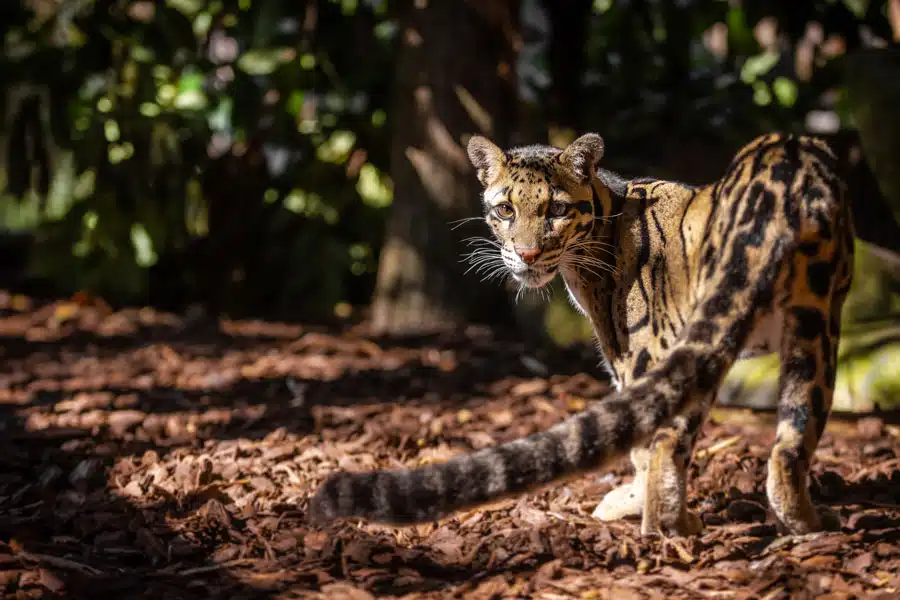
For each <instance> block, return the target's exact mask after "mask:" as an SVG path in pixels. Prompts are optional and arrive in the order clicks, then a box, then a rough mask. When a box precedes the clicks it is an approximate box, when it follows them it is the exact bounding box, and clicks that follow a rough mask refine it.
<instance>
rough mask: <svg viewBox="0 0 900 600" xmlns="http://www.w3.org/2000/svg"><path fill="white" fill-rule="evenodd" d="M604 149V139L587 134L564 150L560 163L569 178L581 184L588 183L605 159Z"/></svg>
mask: <svg viewBox="0 0 900 600" xmlns="http://www.w3.org/2000/svg"><path fill="white" fill-rule="evenodd" d="M603 148H604V146H603V138H602V137H600V136H599V135H597V134H596V133H586V134H584V135H583V136H581V137H580V138H578V139H576V140H575V141H574V142H572V143H571V144H569V145H568V146H567V147H566V149H565V150H563V152H562V154H560V155H559V162H560V163H561V164H562V166H563V169H564V170H565V171H566V174H567V175H569V177H571V178H572V179H574V180H576V181H578V182H579V183H587V182H588V181H590V180H591V178H592V177H593V176H594V169H595V168H596V167H597V163H599V162H600V159H601V158H603Z"/></svg>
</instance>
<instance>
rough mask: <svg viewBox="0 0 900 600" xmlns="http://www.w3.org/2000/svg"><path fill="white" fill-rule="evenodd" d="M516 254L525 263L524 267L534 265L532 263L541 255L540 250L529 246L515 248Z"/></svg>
mask: <svg viewBox="0 0 900 600" xmlns="http://www.w3.org/2000/svg"><path fill="white" fill-rule="evenodd" d="M516 254H518V255H519V258H521V259H522V260H523V261H525V264H526V265H531V264H534V261H536V260H537V259H538V257H539V256H540V255H541V249H540V248H534V247H531V246H516Z"/></svg>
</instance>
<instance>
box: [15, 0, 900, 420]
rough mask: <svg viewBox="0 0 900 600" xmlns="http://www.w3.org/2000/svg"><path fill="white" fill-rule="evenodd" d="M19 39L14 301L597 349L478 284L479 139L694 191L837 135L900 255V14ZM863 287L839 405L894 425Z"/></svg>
mask: <svg viewBox="0 0 900 600" xmlns="http://www.w3.org/2000/svg"><path fill="white" fill-rule="evenodd" d="M0 18H2V21H0V22H2V23H3V24H4V26H5V28H4V29H5V33H4V37H3V44H4V47H3V52H2V56H0V77H2V82H3V88H2V92H0V115H2V118H3V120H2V122H0V234H2V235H0V287H2V288H9V289H14V290H18V291H23V292H25V293H31V294H38V295H46V296H54V295H56V296H58V295H68V294H73V293H75V292H78V291H82V292H87V293H90V294H93V295H97V296H101V297H103V298H104V299H105V300H106V301H107V302H109V303H111V304H113V305H124V304H148V303H149V304H153V305H156V306H159V307H162V308H166V309H171V310H185V309H186V308H187V307H189V306H201V307H203V308H204V309H205V310H206V311H208V312H209V313H211V314H219V315H229V316H246V315H253V316H259V317H265V318H276V319H291V320H304V321H333V320H346V319H361V318H368V319H369V320H370V322H371V323H373V325H374V326H375V328H376V329H377V330H380V331H385V332H392V333H406V332H412V331H420V330H422V329H427V328H429V327H432V326H434V325H437V324H440V325H453V324H461V323H466V322H473V321H481V322H487V323H490V324H492V325H498V326H501V325H515V324H518V327H519V328H520V331H521V332H522V333H524V334H525V335H528V336H530V337H531V338H532V339H533V340H535V341H536V342H539V341H541V340H544V339H545V338H546V335H545V334H546V333H549V334H550V337H551V338H552V339H553V340H554V341H555V342H557V343H570V342H572V341H578V340H583V339H585V336H586V335H587V329H586V326H585V323H584V322H583V321H582V320H581V319H580V318H575V317H573V315H572V312H571V310H570V309H569V308H568V306H567V304H566V302H565V300H564V294H559V293H557V294H555V295H554V296H555V297H554V299H553V300H552V301H551V302H549V303H546V302H543V301H541V300H540V299H538V298H536V297H529V298H526V299H525V300H524V301H522V302H520V303H519V304H518V305H516V306H515V307H511V303H510V295H509V290H506V289H504V288H503V287H502V286H501V285H498V284H497V283H496V282H486V283H482V282H480V281H479V279H480V278H479V277H478V276H475V275H472V274H469V275H464V274H463V270H464V265H463V264H461V263H460V256H461V254H462V253H464V252H465V251H466V245H465V239H466V238H468V237H469V236H475V235H484V234H485V232H486V230H485V229H484V226H483V225H482V224H481V223H478V222H475V221H470V222H461V223H456V222H457V221H459V220H461V219H465V218H467V217H473V216H477V215H478V214H479V209H478V198H477V192H478V188H477V184H476V182H475V178H474V176H473V175H472V173H471V171H470V169H469V167H468V164H467V161H466V158H465V153H464V143H465V139H466V136H468V135H470V134H472V133H482V134H487V135H489V136H491V137H492V138H494V139H495V140H497V142H498V143H500V144H515V143H532V142H540V141H550V142H551V143H555V144H557V145H562V144H565V143H566V142H567V141H569V140H571V139H573V138H574V137H575V136H576V135H577V134H579V133H581V132H584V131H597V132H599V133H601V134H602V135H603V136H604V138H605V139H606V142H607V149H608V150H607V156H606V158H605V159H604V161H605V166H607V167H609V168H612V169H615V170H619V171H621V172H623V173H624V174H626V175H654V176H661V177H673V178H678V179H682V180H686V181H691V182H695V183H702V182H705V181H709V180H712V179H714V178H716V177H718V176H719V174H720V173H721V171H722V169H723V168H724V166H725V164H726V163H727V161H728V159H729V157H730V156H731V154H732V153H733V152H734V151H735V150H736V149H737V148H738V147H739V146H740V145H741V144H743V143H745V142H747V141H748V140H749V139H750V138H752V137H753V136H754V135H756V134H759V133H762V132H765V131H770V130H774V129H779V130H788V131H808V132H814V133H818V134H821V135H824V136H826V137H829V139H830V140H831V141H832V142H833V143H834V144H835V147H836V148H837V149H838V150H839V152H840V153H841V154H842V156H843V157H844V158H845V159H846V162H847V165H848V174H849V175H848V182H849V185H850V188H851V195H852V196H853V199H854V201H857V202H858V203H859V204H860V206H861V209H860V210H861V211H863V212H865V211H867V210H869V209H870V207H876V208H873V209H872V211H871V212H870V213H868V217H867V219H868V220H870V221H871V222H872V224H873V225H872V227H871V228H870V229H872V231H873V233H872V235H871V236H870V237H871V238H872V239H870V240H869V241H876V242H877V241H879V240H878V239H875V238H879V236H880V237H881V238H883V239H884V240H887V241H889V242H893V243H896V244H898V246H900V240H897V239H895V238H896V236H893V233H892V231H891V230H890V228H887V229H884V230H879V229H878V227H877V226H876V225H880V224H883V223H884V221H885V214H884V213H883V212H882V213H879V212H878V211H877V206H880V205H883V206H886V207H889V208H888V209H887V210H888V213H890V212H893V213H894V214H895V215H898V214H900V175H898V171H900V116H898V110H897V108H898V107H900V58H898V50H897V45H898V41H900V0H883V1H880V2H879V1H868V0H791V1H790V2H784V1H783V0H782V1H778V0H754V1H752V2H751V1H745V0H627V1H626V0H620V1H616V0H300V1H298V2H284V1H282V0H210V1H207V0H165V1H162V0H160V1H155V0H153V1H149V0H138V1H125V0H22V1H21V2H4V3H2V6H0ZM876 200H878V201H877V202H876ZM879 202H882V203H883V204H879ZM888 216H889V215H888ZM887 221H890V218H888V219H887ZM451 224H453V225H451ZM457 225H458V226H457ZM887 245H890V244H887ZM858 263H859V266H858V274H857V285H856V286H855V288H854V292H853V296H852V298H851V300H850V302H849V304H848V308H847V310H846V311H845V312H846V319H845V320H846V321H847V331H848V332H850V333H851V334H852V335H849V336H848V341H847V342H846V343H845V346H846V348H847V351H846V352H844V354H845V356H844V362H843V363H842V369H843V370H842V377H843V379H842V382H843V383H842V384H841V385H843V386H844V387H843V388H842V389H844V390H845V392H841V393H843V394H844V396H841V398H845V399H844V400H841V398H839V399H838V403H839V404H840V403H841V402H845V403H852V402H851V400H849V398H851V397H856V396H860V395H862V396H864V397H865V398H866V400H865V401H864V402H862V401H861V402H862V403H863V404H865V403H868V404H866V406H869V407H871V406H873V405H876V404H877V405H887V404H888V403H890V402H891V401H893V400H892V399H893V398H895V397H896V394H894V393H893V387H896V386H894V385H893V384H892V383H891V381H895V380H896V381H897V382H900V354H898V353H897V352H896V350H895V347H894V345H893V338H892V336H895V335H896V332H897V331H900V329H898V327H900V320H898V319H897V318H896V317H895V316H894V315H895V313H896V309H897V306H898V297H897V295H896V292H897V290H898V289H900V286H898V285H897V284H898V282H900V277H898V268H897V262H896V259H895V255H894V254H893V253H891V252H884V251H882V250H880V249H878V248H874V247H871V246H868V245H865V244H862V243H861V244H860V252H859V258H858ZM854 361H855V362H854ZM775 364H776V365H777V363H775ZM848 365H849V366H848ZM773 368H774V367H772V365H771V364H769V365H768V366H767V364H766V363H765V362H764V361H763V362H762V363H750V365H749V366H747V367H745V368H744V371H742V372H741V373H740V374H739V375H737V376H736V378H735V379H733V381H735V382H736V383H735V384H734V385H733V386H732V388H731V389H732V391H735V393H736V395H737V396H741V397H743V398H748V397H749V398H752V397H754V393H750V394H747V393H745V392H747V391H748V390H750V391H751V392H752V390H759V389H765V385H771V381H772V377H771V374H772V370H773ZM885 373H888V374H890V373H893V374H894V375H895V377H894V378H893V379H891V378H888V379H885V378H884V377H883V375H884V374H885ZM760 382H762V383H760ZM765 382H769V383H765ZM897 385H898V386H900V383H897ZM860 390H862V391H860ZM732 395H735V394H732ZM755 396H756V397H761V395H760V394H755ZM764 396H766V397H769V396H771V394H768V393H767V394H764Z"/></svg>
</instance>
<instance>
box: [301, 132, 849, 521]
mask: <svg viewBox="0 0 900 600" xmlns="http://www.w3.org/2000/svg"><path fill="white" fill-rule="evenodd" d="M603 151H604V144H603V140H602V138H601V137H600V136H598V135H596V134H587V135H584V136H582V137H580V138H578V139H577V140H575V141H574V142H572V143H571V144H570V145H569V146H568V147H566V148H565V149H561V148H555V147H550V146H542V145H535V146H527V147H521V148H514V149H511V150H508V151H504V150H502V149H500V148H499V147H497V146H496V145H494V144H493V143H492V142H490V141H488V140H487V139H485V138H483V137H479V136H475V137H473V138H471V140H470V141H469V144H468V154H469V158H470V160H471V162H472V164H473V165H474V167H475V170H476V173H477V176H478V179H479V180H480V181H481V183H482V184H483V185H484V196H483V200H484V210H485V219H486V221H487V223H488V225H489V226H490V228H491V230H492V231H493V233H494V235H495V237H496V240H497V242H498V247H499V251H500V254H501V256H502V260H503V263H504V264H505V267H506V268H507V269H508V271H509V273H510V274H511V275H512V277H513V278H514V279H515V280H516V281H518V282H519V283H521V284H523V285H525V286H528V287H533V288H537V287H541V286H543V285H545V284H547V283H548V282H549V281H550V280H551V279H553V277H554V276H556V274H559V275H561V276H562V278H563V281H564V282H565V285H566V288H567V289H568V291H569V294H570V296H571V298H572V301H573V302H574V304H575V305H576V306H577V307H578V308H579V310H580V311H581V312H582V313H583V314H584V315H585V316H586V317H587V318H588V319H589V320H590V323H591V325H592V328H593V331H594V333H595V336H596V341H597V345H598V347H599V350H600V353H601V354H602V357H603V361H604V363H605V365H606V366H607V368H608V370H609V372H610V374H611V376H612V380H613V383H614V385H615V387H616V390H617V391H616V392H614V393H613V394H612V395H610V396H609V397H607V398H604V399H602V400H600V401H597V402H596V403H595V404H593V405H592V406H590V407H589V408H588V409H586V410H585V411H584V412H581V413H578V414H576V415H574V416H572V417H570V418H569V419H567V420H565V421H563V422H561V423H559V424H557V425H555V426H553V427H551V428H550V429H548V430H546V431H543V432H540V433H536V434H534V435H531V436H529V437H526V438H523V439H519V440H515V441H513V442H510V443H507V444H502V445H499V446H495V447H491V448H487V449H484V450H481V451H478V452H475V453H473V454H469V455H465V456H461V457H458V458H454V459H452V460H450V461H448V462H445V463H442V464H431V465H428V466H423V467H419V468H415V469H411V470H404V471H375V472H369V473H338V474H335V475H333V476H331V477H330V478H329V479H328V480H327V481H326V482H325V483H324V484H323V485H322V487H321V488H320V489H319V490H318V492H317V493H316V494H315V495H314V496H313V497H312V498H311V500H310V505H309V514H310V517H311V518H312V519H313V520H314V521H318V522H321V521H323V520H329V519H333V518H337V517H350V516H354V517H362V518H366V519H369V520H373V521H380V522H387V523H395V524H404V523H412V522H420V521H427V520H433V519H436V518H439V517H442V516H444V515H447V514H449V513H451V512H453V511H455V510H458V509H461V508H464V507H471V506H475V505H479V504H482V503H486V502H489V501H493V500H496V499H498V498H500V497H504V496H510V495H515V494H521V493H523V492H525V491H528V490H531V489H534V488H537V487H541V486H544V485H547V484H550V483H552V482H555V481H559V480H561V479H565V478H569V477H571V476H575V475H578V474H582V473H585V472H588V471H592V470H597V469H599V468H601V467H603V466H604V465H607V464H608V463H609V462H610V461H611V460H613V459H615V458H617V457H619V456H621V455H623V454H626V453H628V452H629V451H630V452H631V458H632V462H633V463H634V465H635V468H636V476H635V479H634V481H633V482H632V483H631V484H628V485H626V486H622V487H621V488H618V489H616V490H613V491H612V492H611V493H610V494H609V495H607V496H606V498H604V500H603V502H602V503H601V504H600V506H599V507H598V510H597V511H596V514H597V515H598V516H599V517H600V518H602V519H615V518H620V517H622V516H625V515H630V514H631V515H642V523H641V531H642V532H643V533H644V534H647V533H654V532H657V531H665V532H670V533H677V534H682V535H684V534H692V533H696V532H698V531H699V530H700V529H701V527H700V521H699V519H698V518H697V517H696V516H695V515H693V514H692V513H690V512H689V511H688V510H687V508H686V499H685V489H686V476H687V474H686V473H687V465H688V463H689V461H690V456H691V450H692V447H693V445H694V442H695V440H696V437H697V433H698V431H699V429H700V427H701V425H702V424H703V422H704V420H705V418H706V415H707V413H708V411H709V409H710V406H711V405H712V403H713V402H714V401H715V398H716V391H717V388H718V387H719V385H720V384H721V382H722V380H723V378H724V376H725V374H726V373H727V371H728V369H729V368H730V367H731V365H732V364H733V363H734V361H735V360H737V359H739V358H741V357H744V356H748V355H754V354H759V353H768V352H779V353H780V355H781V365H782V366H781V376H780V399H779V408H778V429H777V434H776V441H775V445H774V448H773V449H772V453H771V456H770V458H769V464H768V476H767V481H766V491H767V495H768V498H769V502H770V504H771V507H772V509H773V511H774V513H775V515H776V517H777V518H778V520H779V522H780V523H781V524H782V525H783V526H784V527H785V528H786V529H787V531H789V532H791V533H797V534H799V533H806V532H811V531H815V530H818V529H820V528H822V526H823V520H822V517H821V516H820V514H819V513H818V512H817V510H816V509H815V507H814V506H813V504H812V502H811V500H810V495H809V491H808V471H809V465H810V459H811V457H812V455H813V452H814V451H815V449H816V446H817V444H818V442H819V438H820V437H821V435H822V432H823V429H824V428H825V422H826V419H827V418H828V414H829V409H830V406H831V400H832V393H833V387H834V380H835V370H836V362H837V347H838V337H839V330H840V321H841V319H840V317H841V307H842V304H843V302H844V298H845V296H846V295H847V292H848V290H849V288H850V282H851V278H852V254H853V237H854V233H853V224H852V221H851V214H850V207H849V203H848V202H846V201H845V200H844V185H843V183H842V181H841V179H840V177H839V176H838V174H837V173H838V169H837V166H836V158H835V155H834V154H833V153H832V151H831V150H830V149H829V147H828V146H827V145H825V144H824V143H823V142H822V141H819V140H817V139H814V138H811V137H805V136H796V135H781V134H770V135H766V136H762V137H759V138H757V139H755V140H753V141H752V142H751V143H749V144H748V145H746V146H745V147H743V148H742V149H741V150H740V151H739V152H738V153H737V154H736V156H735V157H734V158H733V160H732V161H731V164H730V166H729V167H728V168H727V170H726V172H725V174H724V176H723V177H721V178H720V179H719V180H718V181H716V182H715V183H712V184H709V185H704V186H699V187H695V186H690V185H685V184H682V183H675V182H671V181H663V180H656V179H650V178H638V179H631V180H627V179H624V178H622V177H620V176H619V175H617V174H615V173H612V172H610V171H607V170H605V169H602V168H600V167H599V165H598V163H599V161H600V159H601V157H602V156H603Z"/></svg>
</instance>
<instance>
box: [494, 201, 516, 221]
mask: <svg viewBox="0 0 900 600" xmlns="http://www.w3.org/2000/svg"><path fill="white" fill-rule="evenodd" d="M494 212H495V213H497V216H498V217H500V218H501V219H511V218H512V216H513V207H512V204H510V203H509V202H501V203H500V204H498V205H497V206H495V207H494Z"/></svg>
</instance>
